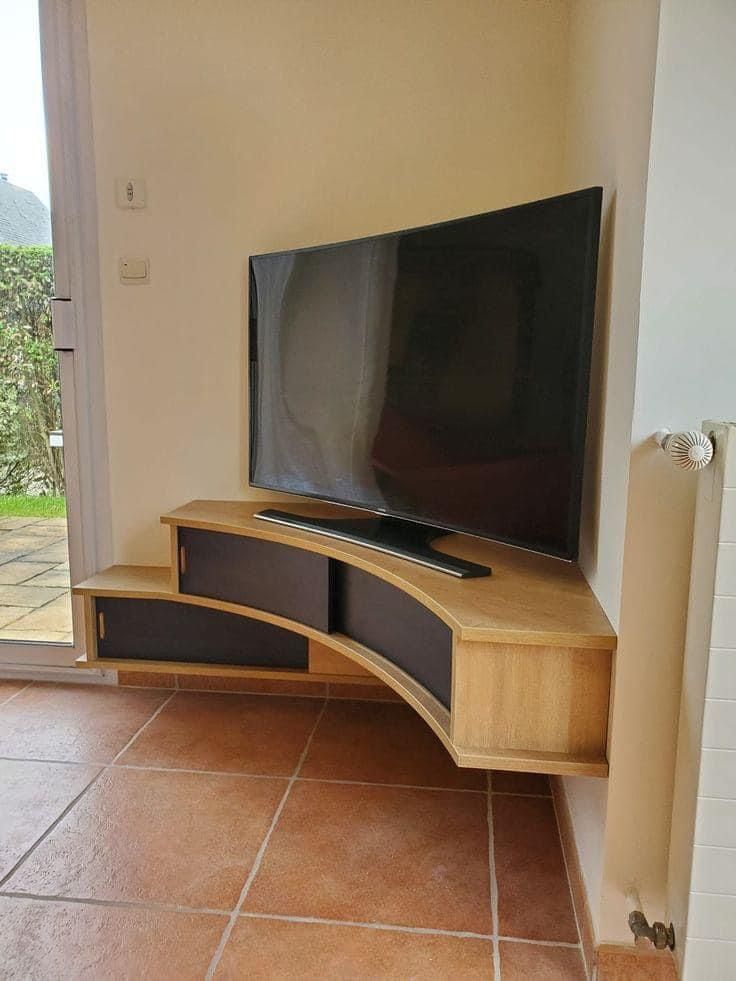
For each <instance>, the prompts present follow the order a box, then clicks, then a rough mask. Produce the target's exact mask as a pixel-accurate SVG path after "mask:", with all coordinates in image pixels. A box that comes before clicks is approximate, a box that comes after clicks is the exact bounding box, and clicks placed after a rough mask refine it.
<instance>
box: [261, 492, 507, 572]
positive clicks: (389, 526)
mask: <svg viewBox="0 0 736 981" xmlns="http://www.w3.org/2000/svg"><path fill="white" fill-rule="evenodd" d="M253 517H254V518H259V519H260V520H261V521H271V522H273V523H274V524H277V525H287V526H288V527H289V528H301V529H303V530H304V531H315V532H317V533H318V534H322V535H327V536H328V537H329V538H338V539H340V540H341V541H344V542H355V543H356V544H357V545H362V546H363V547H364V548H371V549H374V550H375V551H376V552H383V553H384V555H395V556H397V557H398V558H400V559H408V560H409V561H410V562H416V563H417V564H418V565H423V566H426V567H427V568H429V569H435V570H436V571H437V572H444V573H445V574H446V575H448V576H455V577H456V578H458V579H480V578H481V577H483V576H490V575H491V569H490V568H489V567H488V566H486V565H478V564H477V563H476V562H469V561H467V560H466V559H458V558H455V556H453V555H445V553H444V552H438V551H437V549H435V548H432V545H431V542H433V541H434V540H435V539H436V538H442V537H443V536H444V535H446V534H449V533H448V532H445V531H443V530H442V529H440V528H433V527H432V526H431V525H422V524H415V523H414V522H411V521H401V520H399V519H398V518H388V517H381V516H376V517H374V518H315V517H311V516H310V517H304V516H303V515H299V514H291V513H290V512H289V511H279V510H277V509H275V508H266V509H265V510H263V511H258V512H256V513H255V514H254V515H253Z"/></svg>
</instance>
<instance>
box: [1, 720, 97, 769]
mask: <svg viewBox="0 0 736 981" xmlns="http://www.w3.org/2000/svg"><path fill="white" fill-rule="evenodd" d="M0 708H2V706H0ZM0 760H4V761H8V762H10V763H53V764H54V766H101V767H105V766H109V765H110V764H109V763H105V761H104V760H48V759H45V758H43V759H42V758H40V757H35V756H0Z"/></svg>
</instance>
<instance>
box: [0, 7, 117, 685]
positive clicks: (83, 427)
mask: <svg viewBox="0 0 736 981" xmlns="http://www.w3.org/2000/svg"><path fill="white" fill-rule="evenodd" d="M39 22H40V33H41V63H42V70H43V89H44V102H45V109H46V132H47V142H48V154H49V183H50V189H51V218H52V238H53V246H54V281H55V292H56V296H57V297H61V298H63V300H62V301H61V302H55V303H54V304H53V306H54V315H55V316H54V343H55V346H56V347H57V349H59V375H60V379H61V393H62V414H63V420H64V461H65V473H66V499H67V514H68V523H69V567H70V570H71V578H72V582H79V581H81V580H82V579H86V578H87V577H88V576H90V575H92V574H93V573H94V572H96V571H98V570H99V569H102V568H105V566H107V565H110V563H111V561H112V527H111V512H110V487H109V472H108V458H107V427H106V419H105V391H104V362H103V354H102V316H101V301H100V288H99V283H100V277H99V259H98V251H97V195H96V184H95V167H94V147H93V139H92V113H91V99H90V86H89V63H88V49H87V24H86V12H85V4H84V0H39ZM73 622H74V645H73V646H70V645H68V644H65V645H64V644H35V643H13V642H12V641H10V642H0V668H9V667H10V666H11V665H18V666H22V667H28V666H31V665H39V666H45V667H63V666H67V665H72V664H73V663H74V660H75V659H76V658H77V657H79V656H80V655H81V654H83V653H84V629H83V613H82V604H81V602H80V601H79V600H78V599H75V600H74V604H73Z"/></svg>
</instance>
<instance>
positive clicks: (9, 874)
mask: <svg viewBox="0 0 736 981" xmlns="http://www.w3.org/2000/svg"><path fill="white" fill-rule="evenodd" d="M104 772H105V768H104V767H100V769H99V770H98V771H97V773H95V775H94V776H93V777H92V779H91V780H90V781H89V783H87V784H85V786H84V787H83V788H82V789H81V790H80V791H79V793H78V794H77V795H76V797H74V798H73V799H72V800H71V801H70V802H69V803H68V804H67V805H66V807H65V808H64V810H63V811H62V812H61V814H59V816H58V817H57V818H56V820H55V821H52V822H51V824H50V825H49V826H48V828H46V830H45V831H44V833H43V834H42V835H41V836H40V837H39V838H37V839H36V840H35V841H34V842H33V844H32V845H31V847H30V848H29V849H28V850H27V851H25V852H24V853H23V854H22V855H21V857H20V858H19V859H18V861H17V862H16V863H15V865H14V866H13V867H12V868H11V869H10V871H9V872H7V873H6V874H5V875H4V876H3V877H2V878H1V879H0V888H2V886H4V885H5V883H6V882H7V881H8V880H9V879H11V878H12V876H14V875H15V873H16V872H17V871H18V869H19V868H20V867H21V865H23V863H24V862H25V861H26V859H28V858H30V857H31V855H32V854H33V853H34V852H35V850H36V849H37V848H38V846H39V845H41V844H42V843H43V842H44V841H46V839H47V838H48V837H49V835H50V834H51V832H52V831H54V830H55V829H56V828H57V826H58V825H59V824H61V822H62V821H63V820H64V818H65V817H66V816H67V814H68V813H69V811H71V809H72V808H73V807H74V805H75V804H76V803H77V801H79V800H81V798H82V797H84V795H85V794H86V793H87V791H88V790H89V789H90V787H92V786H93V784H95V783H96V782H97V781H98V780H99V778H100V777H101V776H102V774H103V773H104Z"/></svg>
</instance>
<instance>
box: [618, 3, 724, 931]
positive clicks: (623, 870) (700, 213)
mask: <svg viewBox="0 0 736 981" xmlns="http://www.w3.org/2000/svg"><path fill="white" fill-rule="evenodd" d="M734 51H736V4H734V3H733V0H700V2H699V3H697V4H693V3H692V2H691V0H662V11H661V26H660V39H659V50H658V57H657V80H656V86H655V96H654V113H653V121H652V152H651V163H650V170H649V186H648V193H647V207H646V225H645V237H644V263H643V279H642V293H641V310H640V328H639V351H638V359H637V373H636V397H635V407H634V419H633V427H632V442H633V455H632V465H631V478H630V482H629V497H628V521H627V531H626V550H625V554H624V576H623V592H622V602H621V619H620V630H619V636H620V645H621V650H622V652H625V653H626V657H627V660H626V665H625V667H624V665H623V663H620V666H619V677H618V678H617V682H616V697H617V699H621V701H620V705H619V708H617V709H616V710H615V712H614V719H613V743H612V756H611V761H612V766H615V767H616V768H619V769H620V770H621V771H622V772H624V773H626V774H628V777H627V778H626V780H624V781H621V782H619V783H618V784H614V783H613V782H612V783H611V789H610V796H609V808H608V827H607V832H606V859H605V872H604V879H605V881H606V886H607V888H606V890H605V892H604V896H603V919H602V923H603V927H604V929H606V930H607V933H608V934H610V932H611V931H612V930H613V927H614V924H620V922H621V917H622V916H623V910H622V908H621V903H620V898H619V890H620V886H621V885H622V884H623V882H624V881H625V880H626V879H627V878H639V879H640V881H641V883H642V892H643V896H642V898H643V899H644V900H645V901H648V902H649V903H650V905H651V911H652V914H653V915H656V917H657V918H664V916H665V913H666V912H668V911H667V896H666V883H667V862H668V845H669V826H670V813H671V804H672V787H673V776H674V761H675V744H676V737H677V722H678V712H679V704H680V680H681V674H682V658H683V649H684V641H685V612H686V610H687V599H688V585H689V573H690V559H691V537H692V527H693V508H694V500H695V486H696V479H695V478H694V477H693V476H692V475H686V474H682V473H680V472H677V471H675V470H673V469H672V468H671V467H670V466H669V465H668V463H667V461H666V459H665V458H664V457H663V456H662V454H660V453H658V452H657V451H654V452H653V451H652V450H651V448H650V446H649V445H648V444H647V438H648V436H649V435H650V434H651V433H652V432H653V431H654V430H656V429H657V428H659V427H661V426H663V425H667V426H670V427H671V428H672V429H687V428H691V427H696V428H697V427H699V426H700V424H701V421H702V420H704V419H720V420H728V419H734V418H736V381H735V377H736V376H735V373H734V365H736V325H735V323H734V310H735V309H736V208H734V205H733V194H734V184H735V182H736V119H735V117H734V111H733V107H734V105H735V104H736V60H735V59H734ZM642 748H644V749H645V751H646V755H647V758H648V760H650V761H652V762H651V764H650V765H642V759H641V753H642ZM632 843H633V844H634V845H635V846H636V847H635V849H634V848H633V847H632ZM639 850H640V851H641V859H640V860H638V861H637V860H635V857H636V856H637V852H639ZM679 860H680V856H678V855H677V854H676V853H673V856H672V859H671V862H670V866H671V868H672V870H673V880H672V881H673V885H676V883H677V877H676V875H675V872H676V869H675V867H674V865H673V862H674V863H675V864H676V863H677V862H678V861H679ZM649 883H651V884H652V885H651V886H649V885H648V884H649ZM650 889H651V892H649V890H650ZM647 892H649V895H648V896H647ZM675 899H676V897H675V896H674V895H671V897H670V909H672V912H673V914H675V915H676V909H674V906H675Z"/></svg>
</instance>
